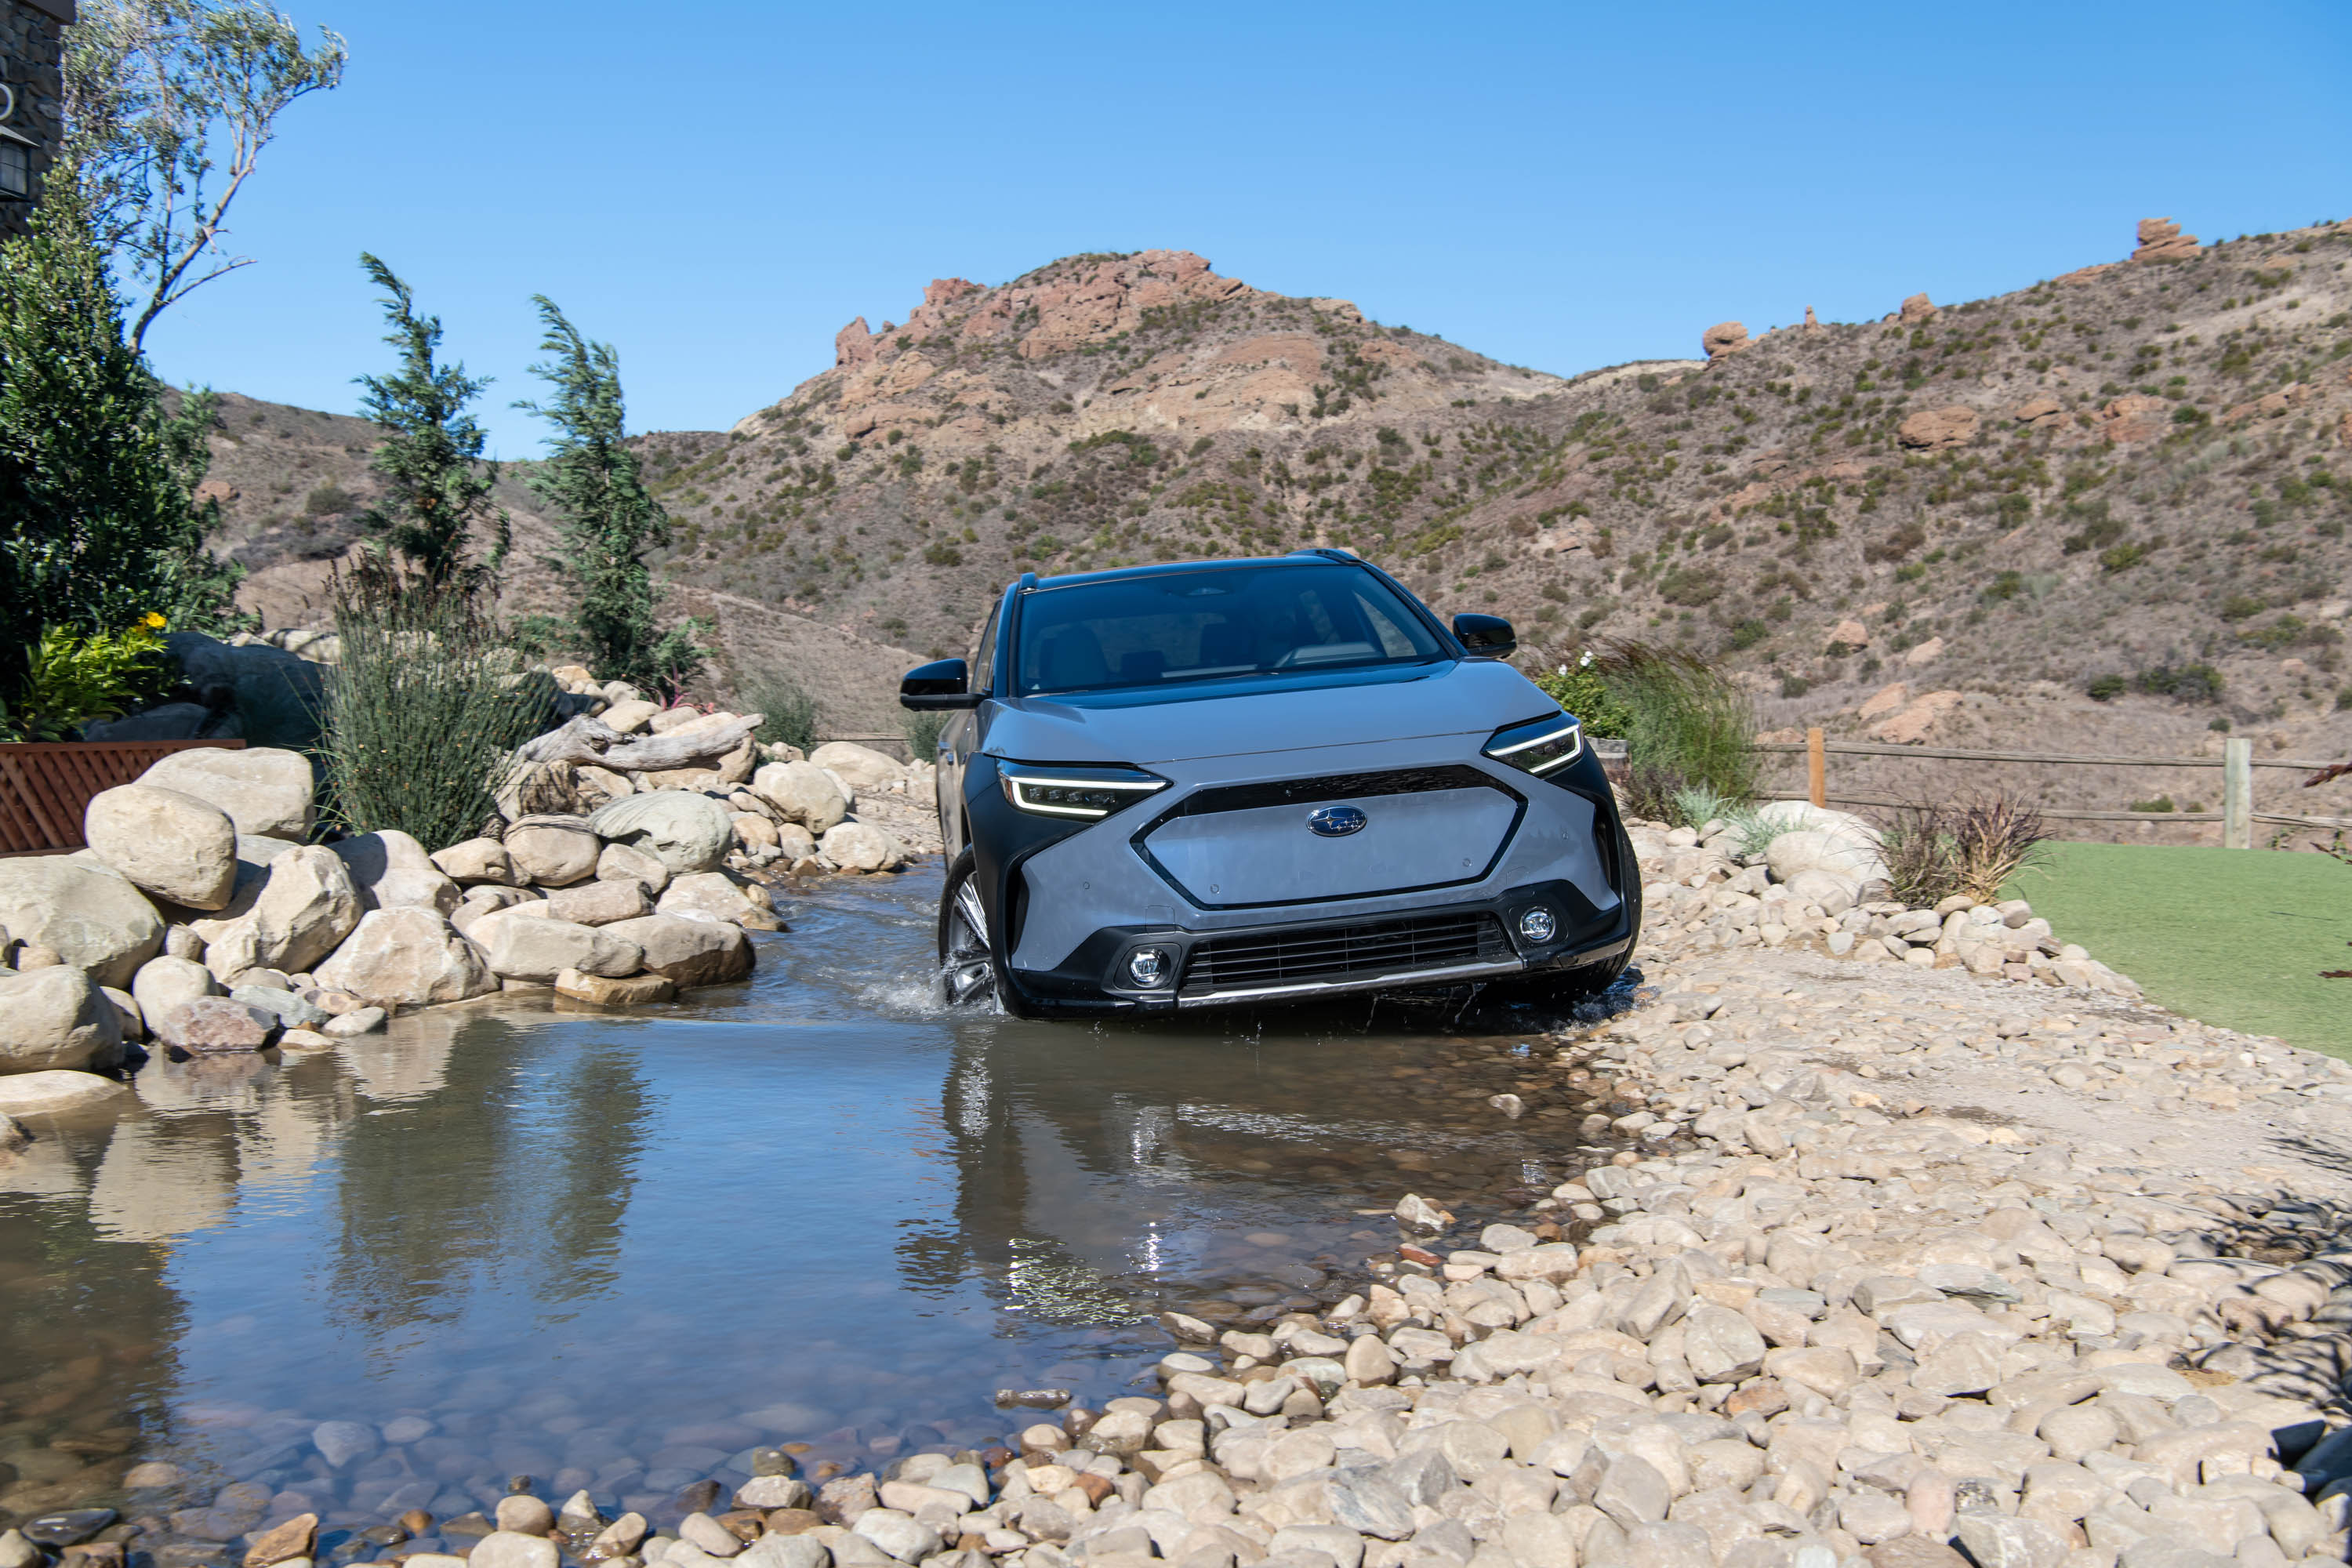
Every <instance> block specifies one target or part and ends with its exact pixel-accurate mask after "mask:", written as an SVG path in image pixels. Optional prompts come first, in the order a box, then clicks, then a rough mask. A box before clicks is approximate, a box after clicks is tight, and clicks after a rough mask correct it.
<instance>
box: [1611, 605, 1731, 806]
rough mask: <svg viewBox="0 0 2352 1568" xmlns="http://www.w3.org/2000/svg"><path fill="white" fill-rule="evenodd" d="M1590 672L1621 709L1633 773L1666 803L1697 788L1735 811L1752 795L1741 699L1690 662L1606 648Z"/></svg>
mask: <svg viewBox="0 0 2352 1568" xmlns="http://www.w3.org/2000/svg"><path fill="white" fill-rule="evenodd" d="M1591 668H1592V669H1593V670H1594V671H1595V672H1596V673H1597V674H1598V675H1599V677H1600V679H1601V686H1602V688H1603V689H1605V690H1606V691H1607V692H1608V694H1609V696H1610V697H1612V699H1614V700H1616V701H1618V702H1619V703H1622V705H1623V708H1624V710H1625V714H1626V724H1625V731H1624V738H1625V741H1626V744H1627V747H1628V750H1629V752H1630V753H1631V763H1632V767H1633V771H1634V772H1635V773H1640V774H1642V775H1643V776H1644V777H1645V778H1646V779H1647V780H1648V781H1649V782H1648V783H1647V784H1646V785H1645V787H1646V788H1648V789H1651V790H1653V791H1654V792H1660V793H1661V794H1662V795H1663V796H1664V797H1667V798H1670V797H1671V795H1672V794H1673V792H1674V791H1675V790H1679V789H1685V788H1688V787H1690V786H1692V785H1695V784H1704V785H1705V786H1706V787H1707V788H1708V789H1711V790H1713V791H1714V792H1715V793H1716V795H1718V796H1719V797H1721V798H1722V799H1724V800H1727V801H1730V802H1733V803H1735V804H1737V803H1739V802H1744V801H1747V800H1749V799H1751V798H1753V796H1754V795H1755V793H1756V765H1757V764H1756V754H1755V752H1753V751H1751V750H1750V749H1749V748H1750V747H1751V746H1752V745H1753V744H1754V742H1755V739H1756V715H1755V710H1754V709H1753V708H1752V706H1751V705H1750V704H1749V702H1748V694H1747V693H1746V692H1745V691H1743V690H1742V689H1740V688H1738V686H1736V685H1734V684H1733V683H1732V682H1731V680H1730V679H1728V678H1727V676H1726V675H1724V673H1723V672H1722V671H1720V670H1718V669H1717V668H1715V667H1714V666H1713V665H1710V664H1708V663H1707V662H1706V660H1705V659H1702V658H1697V657H1696V655H1692V654H1688V653H1684V652H1680V651H1675V650H1668V649H1661V648H1655V647H1648V646H1647V645H1644V644H1641V643H1614V644H1612V645H1610V646H1609V647H1607V648H1606V649H1605V650H1603V651H1602V652H1601V654H1599V655H1598V656H1597V657H1595V658H1594V659H1593V661H1592V665H1591Z"/></svg>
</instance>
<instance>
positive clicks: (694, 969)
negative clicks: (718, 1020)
mask: <svg viewBox="0 0 2352 1568" xmlns="http://www.w3.org/2000/svg"><path fill="white" fill-rule="evenodd" d="M603 930H604V931H605V932H607V933H608V934H610V935H613V936H615V937H618V938H620V939H621V940H622V941H624V942H635V943H636V944H637V946H638V947H639V948H641V949H643V950H644V952H645V966H646V971H647V973H654V974H661V975H666V976H667V977H668V978H670V979H672V980H675V981H677V983H678V984H680V985H716V984H719V983H720V982H722V981H728V980H740V979H742V978H744V977H745V976H746V975H748V974H750V973H751V965H752V963H753V958H752V952H751V938H750V937H748V936H745V935H744V934H743V931H742V928H740V926H733V925H728V924H726V923H724V922H722V921H690V920H686V919H684V918H682V917H680V916H677V915H647V916H646V917H645V918H644V919H642V920H634V921H618V922H616V923H614V924H613V925H608V926H605V927H604V928H603Z"/></svg>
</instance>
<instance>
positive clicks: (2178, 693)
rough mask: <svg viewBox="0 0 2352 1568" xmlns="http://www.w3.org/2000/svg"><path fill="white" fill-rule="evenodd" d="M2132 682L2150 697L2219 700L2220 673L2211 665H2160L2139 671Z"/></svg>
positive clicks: (2187, 700)
mask: <svg viewBox="0 0 2352 1568" xmlns="http://www.w3.org/2000/svg"><path fill="white" fill-rule="evenodd" d="M2132 684H2133V685H2134V686H2136V687H2137V688H2138V689H2140V690H2142V691H2145V692H2147V694H2148V695H2149V696H2151V697H2170V698H2173V699H2175V700H2179V701H2182V702H2218V701H2220V700H2221V686H2222V680H2221V671H2220V670H2218V669H2216V668H2213V667H2212V666H2211V665H2210V664H2183V665H2170V664H2159V665H2158V666H2156V667H2155V668H2152V669H2143V670H2141V671H2140V672H2139V674H2137V676H2135V677H2133V678H2132Z"/></svg>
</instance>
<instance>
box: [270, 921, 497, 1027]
mask: <svg viewBox="0 0 2352 1568" xmlns="http://www.w3.org/2000/svg"><path fill="white" fill-rule="evenodd" d="M315 974H316V977H317V979H318V982H319V984H321V985H329V986H332V987H333V988H335V989H336V990H338V991H348V992H350V993H351V994H352V995H354V996H358V997H361V998H362V999H363V1000H365V1001H367V1002H369V1003H371V1004H373V1005H375V1006H379V1007H383V1008H385V1009H386V1010H394V1009H397V1008H401V1007H422V1006H425V1005H428V1004H432V1003H436V1002H462V1001H464V1000H466V999H467V997H469V996H480V995H484V994H488V993H489V992H492V991H495V990H497V989H498V984H499V983H498V978H497V977H496V976H495V975H493V974H492V973H490V969H489V965H488V964H487V963H483V962H482V955H481V952H480V951H479V950H478V949H477V948H476V947H475V946H474V945H473V943H471V942H467V940H466V939H465V938H464V937H462V936H460V935H458V934H457V931H456V930H455V929H454V928H452V927H451V926H450V924H449V922H448V921H447V920H446V918H445V917H443V916H442V915H440V914H437V913H436V912H435V911H434V910H415V909H407V910H369V911H368V912H367V913H366V914H364V915H362V916H361V917H360V923H359V926H358V928H357V929H356V930H354V931H352V934H351V935H350V936H349V937H347V938H345V939H344V941H343V944H342V945H341V947H338V948H337V949H336V950H335V952H334V956H333V957H331V958H330V959H328V960H327V961H326V962H325V963H321V964H320V965H319V966H318V969H317V970H316V971H315Z"/></svg>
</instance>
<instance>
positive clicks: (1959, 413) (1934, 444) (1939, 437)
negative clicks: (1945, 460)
mask: <svg viewBox="0 0 2352 1568" xmlns="http://www.w3.org/2000/svg"><path fill="white" fill-rule="evenodd" d="M1976 433H1977V411H1976V410H1975V409H1973V408H1969V407H1967V406H1965V405H1960V404H1957V403H1956V404H1950V405H1946V406H1944V407H1942V408H1923V409H1921V410H1920V411H1919V412H1918V413H1916V414H1914V415H1911V416H1907V417H1906V418H1905V420H1904V421H1903V423H1902V424H1901V425H1899V426H1896V427H1895V440H1897V441H1898V442H1900V443H1901V444H1902V445H1903V446H1904V447H1906V448H1908V449H1909V450H1911V451H1914V452H1940V451H1942V450H1944V449H1945V448H1946V447H1965V446H1967V445H1968V444H1969V441H1970V440H1972V439H1974V437H1975V436H1976Z"/></svg>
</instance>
